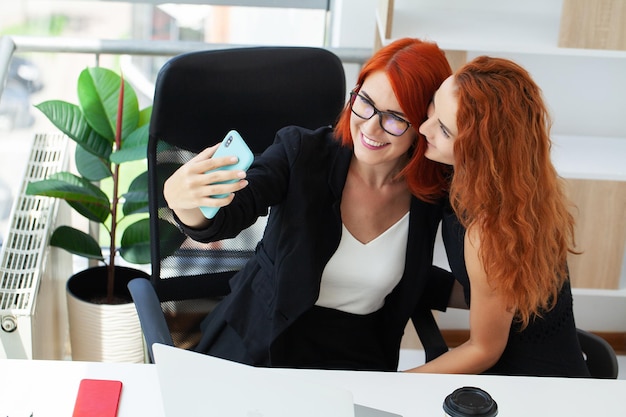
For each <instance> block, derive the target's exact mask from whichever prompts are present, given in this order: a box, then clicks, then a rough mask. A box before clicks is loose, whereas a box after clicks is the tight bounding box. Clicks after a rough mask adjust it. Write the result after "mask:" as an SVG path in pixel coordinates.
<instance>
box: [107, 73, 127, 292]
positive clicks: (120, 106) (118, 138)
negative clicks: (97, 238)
mask: <svg viewBox="0 0 626 417" xmlns="http://www.w3.org/2000/svg"><path fill="white" fill-rule="evenodd" d="M123 112H124V75H122V77H121V82H120V94H119V98H118V102H117V119H116V121H115V122H116V123H115V150H119V149H121V147H122V119H123V117H124V113H123ZM113 165H114V168H113V177H112V178H113V197H112V201H111V239H110V244H111V246H110V248H109V265H108V267H107V302H108V303H109V304H111V303H112V302H113V292H114V289H115V254H116V237H115V235H116V231H117V205H118V202H119V195H118V193H119V175H120V166H119V165H118V164H113Z"/></svg>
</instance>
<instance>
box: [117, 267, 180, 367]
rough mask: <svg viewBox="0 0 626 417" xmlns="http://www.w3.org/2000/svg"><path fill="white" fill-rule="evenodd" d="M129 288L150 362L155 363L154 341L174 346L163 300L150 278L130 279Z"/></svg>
mask: <svg viewBox="0 0 626 417" xmlns="http://www.w3.org/2000/svg"><path fill="white" fill-rule="evenodd" d="M128 290H129V291H130V295H131V297H132V299H133V302H134V303H135V308H136V309H137V315H138V316H139V322H140V323H141V330H142V331H143V334H144V338H145V340H146V345H147V349H148V356H149V358H150V362H151V363H154V356H153V354H152V345H153V344H154V343H161V344H164V345H169V346H174V341H173V340H172V335H171V333H170V330H169V328H168V327H167V322H166V321H165V316H164V315H163V310H162V309H161V302H160V301H159V298H158V297H157V295H156V291H155V290H154V287H153V286H152V283H151V282H150V280H148V279H145V278H134V279H132V280H130V282H129V283H128Z"/></svg>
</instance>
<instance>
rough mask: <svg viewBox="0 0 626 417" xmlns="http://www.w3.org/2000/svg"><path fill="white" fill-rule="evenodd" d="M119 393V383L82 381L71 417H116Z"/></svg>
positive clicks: (92, 380) (120, 384)
mask: <svg viewBox="0 0 626 417" xmlns="http://www.w3.org/2000/svg"><path fill="white" fill-rule="evenodd" d="M121 393H122V382H121V381H113V380H108V379H83V380H81V381H80V386H79V387H78V394H77V395H76V403H75V404H74V413H73V414H72V417H116V416H117V408H118V406H119V401H120V395H121Z"/></svg>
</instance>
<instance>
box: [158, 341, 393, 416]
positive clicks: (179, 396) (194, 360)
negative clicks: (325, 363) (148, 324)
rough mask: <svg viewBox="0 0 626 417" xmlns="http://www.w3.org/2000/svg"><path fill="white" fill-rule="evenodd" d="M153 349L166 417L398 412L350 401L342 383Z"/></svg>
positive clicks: (175, 350)
mask: <svg viewBox="0 0 626 417" xmlns="http://www.w3.org/2000/svg"><path fill="white" fill-rule="evenodd" d="M152 349H153V353H154V359H155V364H156V368H157V375H158V378H159V385H160V389H161V397H162V401H163V409H164V412H165V416H166V417H179V416H185V417H194V416H203V417H204V416H207V415H215V416H220V417H230V416H237V417H294V416H298V417H319V416H333V417H400V416H398V415H397V414H391V413H387V412H384V411H381V410H377V409H373V408H369V407H363V406H359V405H357V406H355V404H354V401H353V397H352V393H351V392H350V391H348V390H345V389H343V388H339V387H333V386H329V385H326V384H319V383H315V382H313V381H308V380H306V379H304V378H302V379H300V378H298V377H296V376H293V375H284V374H281V373H279V372H275V371H273V370H271V369H267V368H257V367H253V366H248V365H243V364H240V363H237V362H231V361H227V360H223V359H219V358H215V357H212V356H208V355H204V354H200V353H196V352H192V351H188V350H185V349H179V348H175V347H172V346H165V345H161V344H155V345H153V347H152Z"/></svg>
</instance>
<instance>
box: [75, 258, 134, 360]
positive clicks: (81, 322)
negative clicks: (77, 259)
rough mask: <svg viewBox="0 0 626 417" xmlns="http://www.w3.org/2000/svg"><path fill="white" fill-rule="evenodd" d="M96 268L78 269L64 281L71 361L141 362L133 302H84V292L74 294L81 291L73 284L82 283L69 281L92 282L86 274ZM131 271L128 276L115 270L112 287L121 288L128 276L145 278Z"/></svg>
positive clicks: (93, 279) (94, 278)
mask: <svg viewBox="0 0 626 417" xmlns="http://www.w3.org/2000/svg"><path fill="white" fill-rule="evenodd" d="M98 268H99V267H98ZM98 268H90V269H89V270H85V271H81V272H79V273H78V274H76V275H73V276H72V277H71V278H70V280H68V285H67V310H68V316H69V331H70V344H71V353H72V360H75V361H91V362H130V363H143V362H145V347H144V340H143V334H142V331H141V325H140V323H139V318H138V316H137V311H136V310H135V304H134V303H132V302H128V303H125V304H95V303H92V302H89V301H86V300H85V299H84V298H85V295H81V294H78V295H77V294H76V293H80V292H81V291H78V290H77V287H84V286H85V285H84V284H79V285H78V286H77V285H75V284H73V283H74V282H75V281H72V280H81V281H82V282H83V283H84V282H88V281H89V280H91V282H93V283H96V282H97V281H98V278H97V277H93V276H87V275H89V274H91V273H92V271H91V270H94V269H98ZM103 268H104V267H103ZM129 269H131V268H129ZM131 270H132V269H131ZM132 271H136V273H135V272H129V276H128V277H122V276H120V275H121V274H119V273H118V274H117V275H116V287H120V288H121V289H122V290H123V289H125V285H126V283H127V282H128V280H129V279H132V278H135V277H145V273H143V272H142V271H139V270H132ZM102 275H105V274H102ZM117 281H120V282H119V283H118V282H117ZM103 285H104V284H103ZM89 290H91V287H90V288H89Z"/></svg>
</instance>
